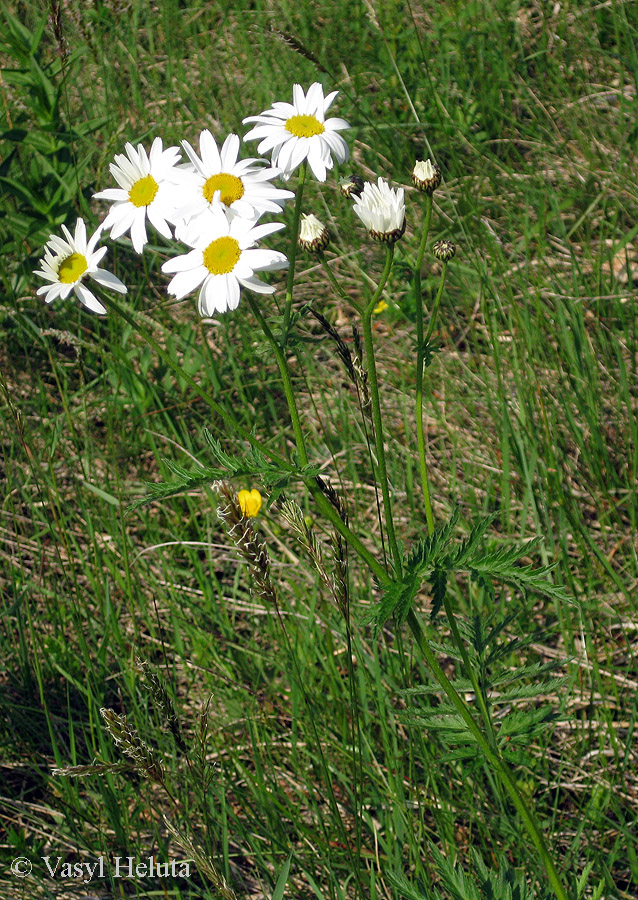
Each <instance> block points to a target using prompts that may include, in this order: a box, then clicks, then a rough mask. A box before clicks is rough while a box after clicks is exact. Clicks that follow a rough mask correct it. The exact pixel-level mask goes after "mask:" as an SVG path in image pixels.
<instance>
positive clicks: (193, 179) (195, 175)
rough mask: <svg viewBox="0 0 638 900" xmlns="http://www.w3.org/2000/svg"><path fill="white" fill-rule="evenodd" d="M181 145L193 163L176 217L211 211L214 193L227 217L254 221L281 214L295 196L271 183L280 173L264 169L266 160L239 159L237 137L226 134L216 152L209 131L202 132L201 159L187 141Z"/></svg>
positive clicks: (188, 216) (191, 216) (213, 139)
mask: <svg viewBox="0 0 638 900" xmlns="http://www.w3.org/2000/svg"><path fill="white" fill-rule="evenodd" d="M182 146H183V147H184V150H185V151H186V153H187V155H188V158H189V159H190V161H191V163H192V169H190V171H189V173H188V181H187V182H186V183H185V185H184V191H183V200H182V202H181V204H180V206H179V208H178V210H177V215H178V217H180V218H182V219H184V220H186V221H188V220H189V219H191V218H193V217H195V216H198V215H199V214H200V213H202V212H204V211H206V210H207V209H210V208H211V206H212V204H213V199H214V197H215V194H216V193H217V192H219V199H220V200H221V202H222V204H223V205H224V206H225V207H226V210H227V212H228V213H229V214H230V215H239V216H243V217H244V218H246V219H255V220H256V219H258V218H259V217H260V216H261V215H262V214H263V213H267V212H272V213H280V212H281V208H282V206H283V204H284V203H285V202H286V200H289V199H290V198H291V197H294V196H295V195H294V194H293V192H292V191H284V190H283V189H281V188H276V187H275V186H274V185H272V184H270V181H271V179H273V178H275V177H276V176H277V175H279V170H278V169H272V168H263V164H264V163H265V162H266V160H264V159H242V160H239V159H238V156H239V147H240V141H239V138H238V137H237V135H236V134H229V135H228V137H227V138H226V140H225V141H224V143H223V145H222V148H221V150H219V149H218V147H217V143H216V141H215V138H214V137H213V135H212V134H211V133H210V131H208V130H207V129H206V130H205V131H202V133H201V134H200V136H199V151H200V154H201V157H200V156H198V155H197V153H196V152H195V151H194V150H193V148H192V147H191V145H190V144H189V143H188V141H182Z"/></svg>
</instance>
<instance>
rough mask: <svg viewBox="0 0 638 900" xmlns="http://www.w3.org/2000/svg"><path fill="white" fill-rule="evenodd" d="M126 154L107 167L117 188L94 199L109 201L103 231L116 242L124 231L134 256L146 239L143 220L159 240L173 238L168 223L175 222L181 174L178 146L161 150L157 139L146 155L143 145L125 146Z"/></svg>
mask: <svg viewBox="0 0 638 900" xmlns="http://www.w3.org/2000/svg"><path fill="white" fill-rule="evenodd" d="M125 149H126V155H125V154H124V153H117V154H116V155H115V161H114V162H112V163H111V164H110V166H109V168H110V170H111V175H112V176H113V178H115V180H116V181H117V183H118V184H119V188H107V190H105V191H99V192H98V193H97V194H94V195H93V196H94V197H96V198H97V199H98V200H112V201H114V203H113V206H112V207H111V209H110V210H109V213H108V215H107V217H106V219H105V220H104V228H105V230H107V231H109V230H110V232H111V239H112V240H116V239H117V238H119V237H121V236H122V235H123V234H126V232H127V231H130V232H131V241H132V242H133V248H134V250H135V252H136V253H141V252H142V250H143V249H144V244H146V242H147V240H148V238H147V236H146V219H147V218H148V221H149V222H150V223H151V225H153V227H154V228H155V229H156V230H157V231H159V233H160V234H161V235H162V237H165V238H166V239H167V240H171V238H172V237H173V235H172V232H171V229H170V228H169V226H168V222H172V223H174V222H176V221H177V219H176V215H175V208H176V205H177V200H178V197H179V187H178V186H179V185H180V184H181V183H182V182H183V180H184V172H183V170H182V169H179V168H178V163H179V162H180V158H181V157H180V150H179V147H167V148H166V150H164V149H163V147H162V139H161V138H159V137H156V138H155V140H154V141H153V143H152V144H151V150H150V153H147V152H146V150H145V149H144V147H143V146H142V144H138V145H137V148H135V147H134V146H133V144H128V143H127V144H126V147H125Z"/></svg>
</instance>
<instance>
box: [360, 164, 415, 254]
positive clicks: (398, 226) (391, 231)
mask: <svg viewBox="0 0 638 900" xmlns="http://www.w3.org/2000/svg"><path fill="white" fill-rule="evenodd" d="M404 196H405V191H404V190H403V188H391V187H390V185H389V184H388V182H387V181H384V180H383V178H379V180H378V181H377V184H372V183H371V182H369V181H366V183H365V184H364V186H363V190H362V191H361V194H360V195H359V196H358V197H357V199H356V200H355V203H354V211H355V213H356V214H357V215H358V216H359V218H360V219H361V221H362V222H363V224H364V225H365V227H366V228H367V229H368V231H369V233H370V237H371V238H372V239H373V240H375V241H381V242H382V243H384V244H394V243H395V241H398V240H399V238H400V237H402V235H403V232H404V231H405V200H404Z"/></svg>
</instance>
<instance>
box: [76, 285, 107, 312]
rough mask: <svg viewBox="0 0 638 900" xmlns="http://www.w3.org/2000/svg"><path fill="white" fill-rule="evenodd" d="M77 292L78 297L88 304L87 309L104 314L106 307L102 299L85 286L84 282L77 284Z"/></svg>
mask: <svg viewBox="0 0 638 900" xmlns="http://www.w3.org/2000/svg"><path fill="white" fill-rule="evenodd" d="M75 293H76V294H77V296H78V299H79V300H80V301H81V302H82V303H83V304H84V305H85V306H86V308H87V309H90V310H91V312H94V313H101V314H104V313H105V312H106V309H105V307H104V306H102V304H101V303H100V301H99V300H98V299H97V297H96V296H95V294H92V293H91V291H90V290H89V289H88V288H86V287H84V285H83V284H80V283H78V284H76V285H75Z"/></svg>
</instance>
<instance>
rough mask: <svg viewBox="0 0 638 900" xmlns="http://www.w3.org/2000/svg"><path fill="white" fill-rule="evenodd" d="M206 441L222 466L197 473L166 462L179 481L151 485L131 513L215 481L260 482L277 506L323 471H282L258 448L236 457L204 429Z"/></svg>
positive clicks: (130, 509) (201, 469) (314, 469)
mask: <svg viewBox="0 0 638 900" xmlns="http://www.w3.org/2000/svg"><path fill="white" fill-rule="evenodd" d="M204 437H205V439H206V443H207V444H208V447H209V449H210V450H211V451H212V453H213V456H214V457H215V459H216V461H217V462H218V463H219V465H217V466H204V465H202V466H199V467H198V468H197V469H195V470H189V469H185V468H184V467H183V466H180V465H178V464H177V463H175V462H173V461H171V460H169V459H165V460H164V464H165V466H166V467H167V468H168V469H169V470H170V471H171V472H172V473H173V475H175V476H176V480H175V481H169V482H160V483H159V484H155V483H148V484H147V485H146V487H147V493H146V496H144V497H140V498H139V499H138V500H135V501H134V502H133V503H131V505H130V506H129V508H128V509H129V511H132V510H134V509H138V508H139V507H141V506H144V505H146V504H147V503H152V502H154V501H156V500H165V499H166V498H167V497H175V496H177V495H178V494H182V493H184V492H185V491H193V490H197V489H199V488H202V487H206V486H207V485H208V486H211V485H212V483H213V482H215V481H222V480H226V479H232V478H248V477H251V478H259V480H260V483H262V484H264V485H266V486H267V487H269V488H271V494H270V497H269V500H270V502H271V503H274V502H275V501H276V499H277V498H278V497H279V495H280V494H281V492H282V491H283V490H284V489H285V488H286V487H288V486H289V485H290V484H291V483H294V482H295V481H303V480H304V479H305V478H316V477H317V475H318V474H319V471H320V470H319V469H318V468H317V467H315V466H306V467H303V468H299V469H297V470H294V471H290V470H289V469H283V468H281V467H280V466H277V465H276V464H275V463H272V462H270V461H269V460H268V459H267V458H266V457H265V456H264V455H263V453H261V451H260V450H259V449H257V448H256V447H250V449H249V450H248V451H247V452H246V454H245V455H244V456H241V457H240V456H233V455H231V454H229V453H226V452H225V451H224V450H223V449H222V446H221V444H220V442H219V441H218V440H217V439H216V438H214V437H213V436H212V434H211V433H210V431H208V430H207V429H204Z"/></svg>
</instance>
